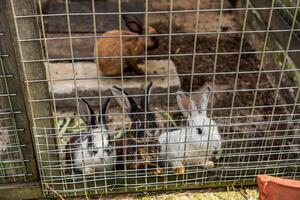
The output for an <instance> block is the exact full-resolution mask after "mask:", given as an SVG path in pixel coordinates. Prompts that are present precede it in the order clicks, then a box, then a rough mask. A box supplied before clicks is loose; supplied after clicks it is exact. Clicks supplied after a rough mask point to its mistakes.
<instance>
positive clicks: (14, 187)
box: [0, 182, 44, 200]
mask: <svg viewBox="0 0 300 200" xmlns="http://www.w3.org/2000/svg"><path fill="white" fill-rule="evenodd" d="M42 198H44V195H43V191H42V187H41V185H40V183H39V182H30V183H23V184H20V183H18V184H9V185H0V199H1V200H19V199H42Z"/></svg>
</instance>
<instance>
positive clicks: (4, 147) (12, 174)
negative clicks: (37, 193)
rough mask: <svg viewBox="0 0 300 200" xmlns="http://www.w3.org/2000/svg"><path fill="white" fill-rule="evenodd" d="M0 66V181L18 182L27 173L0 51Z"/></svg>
mask: <svg viewBox="0 0 300 200" xmlns="http://www.w3.org/2000/svg"><path fill="white" fill-rule="evenodd" d="M0 37H1V36H0ZM0 67H1V72H0V79H1V80H0V82H1V84H0V90H1V92H0V93H1V95H0V99H1V101H0V116H1V117H0V124H1V125H0V183H10V182H20V181H25V180H26V176H27V175H28V174H27V172H26V167H25V162H26V160H25V159H24V158H23V154H22V151H21V147H22V145H21V143H20V141H19V137H18V133H19V132H21V131H22V130H21V129H19V128H18V127H17V125H16V122H15V117H14V115H16V114H18V111H17V110H15V109H14V107H13V105H12V102H11V98H12V97H13V96H15V94H13V93H11V91H10V90H9V88H8V81H7V79H9V78H11V77H12V75H9V74H8V72H7V70H6V69H7V68H6V67H5V66H4V63H3V61H2V54H1V51H0Z"/></svg>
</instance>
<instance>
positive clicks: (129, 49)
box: [94, 15, 158, 76]
mask: <svg viewBox="0 0 300 200" xmlns="http://www.w3.org/2000/svg"><path fill="white" fill-rule="evenodd" d="M122 18H123V20H124V21H125V22H126V26H127V27H128V29H129V30H130V31H127V30H111V31H107V32H105V33H103V34H102V35H101V36H103V37H104V38H98V39H97V43H96V46H95V49H94V57H95V62H97V58H96V57H97V56H98V58H99V59H98V62H99V68H100V71H101V73H102V74H103V75H105V76H120V75H121V74H122V68H121V59H120V57H119V56H120V53H121V52H120V48H121V44H120V38H119V37H120V34H122V56H141V55H145V46H146V40H145V36H134V35H137V34H139V35H142V34H145V27H144V25H143V23H142V22H141V21H139V20H138V19H137V18H136V17H129V16H124V15H123V16H122ZM147 29H148V34H149V35H151V34H156V33H157V31H156V29H155V28H153V27H151V26H148V28H147ZM127 35H130V37H128V36H127ZM110 36H111V37H110ZM157 47H158V39H157V37H155V36H148V39H147V50H148V51H151V50H154V49H155V48H157ZM97 53H98V55H97ZM101 57H116V58H101ZM140 60H141V57H133V58H123V71H125V70H133V71H135V72H136V73H137V74H140V75H142V74H144V72H143V70H141V69H140V68H138V66H137V64H138V63H139V61H140Z"/></svg>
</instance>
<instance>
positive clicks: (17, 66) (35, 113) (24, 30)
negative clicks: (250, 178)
mask: <svg viewBox="0 0 300 200" xmlns="http://www.w3.org/2000/svg"><path fill="white" fill-rule="evenodd" d="M0 1H1V6H3V8H4V10H5V15H6V21H7V27H6V28H5V30H9V32H7V33H6V34H10V37H11V41H7V42H8V43H6V44H5V45H6V46H9V45H13V47H14V48H12V51H11V52H9V53H10V56H11V60H12V66H11V70H12V69H14V70H16V71H15V73H17V74H16V77H18V78H19V83H20V84H19V85H18V82H16V83H11V85H13V84H16V87H19V89H20V90H21V91H22V92H21V94H23V97H21V98H20V99H19V101H21V102H23V104H25V108H26V112H27V113H26V114H27V118H28V124H29V125H28V129H29V130H30V132H31V133H32V134H33V135H34V137H35V139H36V140H35V141H37V142H39V143H40V144H44V145H41V146H38V145H35V147H36V148H38V149H37V150H36V151H35V152H37V151H45V152H46V153H44V154H38V156H36V157H37V158H38V160H39V161H40V165H39V166H40V167H41V168H40V172H41V174H43V175H44V176H55V175H57V176H60V175H61V174H60V173H61V171H60V170H52V171H51V172H50V171H49V169H46V168H44V165H47V167H52V166H53V165H56V164H57V162H58V161H59V156H58V155H57V154H56V153H52V154H47V152H48V151H53V152H54V151H55V150H56V149H57V146H56V139H55V137H50V136H49V133H51V134H53V132H54V131H51V132H49V131H45V128H52V129H53V128H54V122H53V119H52V116H53V113H52V107H51V101H44V99H50V95H49V90H48V84H47V82H45V81H43V80H46V72H45V68H44V65H43V62H37V61H36V62H23V61H28V60H41V59H42V58H43V56H42V48H41V44H40V42H39V41H33V42H24V43H19V42H18V39H27V38H39V35H38V30H37V27H38V25H37V24H36V22H37V21H36V19H35V18H22V19H18V20H16V21H15V20H14V15H34V14H35V10H34V4H33V1H32V0H23V1H14V12H13V10H12V7H11V1H10V0H0ZM16 28H17V30H18V32H16ZM18 36H19V38H18ZM10 42H11V43H10ZM19 47H20V48H19ZM20 50H21V51H20ZM32 80H41V81H35V82H28V81H32ZM33 100H36V101H35V102H32V101H33ZM36 118H40V119H39V120H38V119H36ZM25 119H26V118H25ZM23 120H24V119H23ZM34 127H40V129H35V128H34ZM53 130H54V129H53ZM29 135H30V134H29V132H28V135H27V136H25V135H24V136H23V137H29ZM37 136H40V137H39V138H38V139H37ZM24 154H25V155H27V154H29V155H28V156H33V155H32V152H31V155H30V152H29V151H25V152H24ZM42 161H45V163H46V164H44V163H43V162H42ZM50 161H51V162H50ZM28 170H32V169H28ZM35 170H36V169H35ZM34 173H35V174H36V173H37V172H34Z"/></svg>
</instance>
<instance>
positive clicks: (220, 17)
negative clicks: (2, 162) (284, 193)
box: [0, 0, 300, 196]
mask: <svg viewBox="0 0 300 200" xmlns="http://www.w3.org/2000/svg"><path fill="white" fill-rule="evenodd" d="M133 1H134V0H128V1H121V0H118V1H106V3H107V6H109V5H110V4H111V6H115V8H116V10H114V11H111V10H106V11H100V10H99V7H100V6H99V5H98V3H99V2H100V1H94V0H91V1H88V3H86V4H84V3H82V5H90V7H89V11H87V12H85V11H82V10H81V11H80V10H79V11H74V10H73V9H74V7H72V6H73V3H74V2H72V1H67V0H65V1H64V2H63V3H61V4H60V3H59V2H56V3H58V4H59V5H61V6H63V8H64V11H63V12H62V13H51V12H49V10H47V7H46V10H45V7H44V6H43V4H42V3H43V1H41V0H38V1H36V2H37V6H36V8H37V12H36V14H31V15H24V14H21V13H15V11H14V20H15V25H17V24H18V23H19V22H21V21H24V20H30V19H32V18H34V19H36V20H37V23H38V28H39V34H37V37H36V38H23V37H21V35H22V32H21V30H18V27H17V26H16V30H17V41H18V43H19V48H20V52H21V63H22V67H23V68H24V69H25V70H24V71H26V67H28V66H30V64H33V63H37V62H44V64H45V69H46V71H47V78H43V79H41V78H29V77H28V76H27V74H25V79H26V82H27V83H28V85H27V87H26V89H27V90H28V94H29V100H28V101H29V104H30V106H31V109H32V110H31V111H32V113H34V112H33V111H34V109H33V106H34V103H40V102H48V103H49V104H50V105H51V107H52V108H53V110H52V111H53V115H52V116H40V115H35V114H33V115H32V116H31V117H32V119H33V121H34V122H38V121H41V120H46V119H47V120H53V121H55V127H52V128H48V127H38V126H36V125H35V123H34V127H33V128H34V130H36V131H38V132H44V133H45V134H36V135H35V144H34V145H35V146H36V151H37V152H36V153H37V155H38V158H39V159H38V162H39V167H40V172H41V180H42V183H43V184H48V185H50V186H51V188H53V189H54V190H55V191H56V192H58V193H59V194H61V195H62V196H82V195H83V196H88V195H90V194H97V195H99V194H102V193H116V192H130V191H135V192H137V191H151V190H163V189H174V188H195V187H203V186H207V185H209V184H211V185H214V186H221V185H222V186H224V185H234V184H240V183H254V181H255V178H256V175H258V174H261V173H264V174H270V175H275V176H282V177H288V178H293V179H297V178H300V175H299V174H300V173H299V170H300V169H299V153H300V135H299V131H300V129H299V116H300V113H299V105H300V102H299V91H300V89H299V84H300V80H299V79H300V75H299V69H298V66H296V65H295V64H294V63H293V60H292V59H291V58H290V57H289V56H290V55H291V54H293V53H298V51H300V49H297V48H296V49H291V45H290V43H291V40H292V37H293V36H295V35H297V34H298V32H299V26H298V23H299V22H298V19H297V14H298V8H299V0H298V1H297V2H295V1H293V2H292V4H289V5H286V4H285V3H284V2H283V1H280V0H273V1H272V2H269V3H270V4H267V6H263V7H259V8H256V7H255V6H254V5H255V4H253V1H251V0H243V1H240V2H239V4H238V6H237V7H231V6H230V4H229V1H227V0H222V1H217V0H215V1H208V0H197V1H194V3H191V2H192V1H190V2H188V3H187V4H186V5H182V4H180V5H179V3H178V2H179V1H175V0H171V1H169V3H167V4H166V3H165V1H160V0H157V1H148V0H145V1H144V2H143V3H142V4H138V3H136V5H135V6H136V7H138V8H139V9H136V10H133V11H131V10H127V9H128V8H127V6H128V2H129V4H130V2H131V5H132V4H135V3H132V2H133ZM134 2H136V1H134ZM155 2H156V4H155ZM48 3H49V5H50V4H51V5H52V6H55V3H53V2H52V3H50V1H49V2H48ZM102 3H103V2H102ZM11 5H12V8H13V10H14V7H15V6H16V5H17V1H12V4H11ZM77 5H81V3H80V2H77ZM56 6H57V5H56ZM139 6H140V7H139ZM71 8H72V9H71ZM141 9H142V11H141ZM260 11H262V12H268V13H269V15H268V19H267V20H266V21H263V18H261V17H260V16H259V12H260ZM274 13H276V14H277V13H279V14H280V15H281V16H282V17H283V19H285V20H286V21H287V23H286V24H287V26H286V27H287V28H285V29H276V28H273V27H272V23H271V22H272V19H273V14H274ZM107 16H115V17H116V22H115V23H116V24H114V25H115V29H116V30H117V31H120V32H118V34H115V35H108V36H107V35H106V36H103V35H102V33H103V32H106V31H108V30H106V29H105V28H106V27H105V23H107V22H104V21H103V22H102V21H101V19H103V18H101V17H107ZM122 16H139V17H140V16H142V18H143V19H144V24H145V26H144V27H148V26H153V27H154V28H156V29H157V31H158V32H157V33H153V34H152V32H150V31H151V29H148V28H146V29H144V30H143V31H142V33H140V34H137V33H136V34H132V35H131V34H129V35H128V34H125V33H127V32H125V31H122V30H123V29H124V28H125V29H126V27H125V26H124V21H123V18H122ZM53 17H61V19H65V25H66V27H65V28H66V31H65V32H64V31H63V30H60V27H59V26H58V27H57V30H55V31H56V32H53V30H52V32H51V33H50V31H49V24H51V23H54V22H53V21H54V20H53ZM84 17H90V18H91V19H92V20H91V21H90V23H92V30H90V32H88V30H83V32H85V33H80V32H76V30H73V28H74V27H73V25H72V23H74V21H76V19H77V20H78V19H81V20H83V19H85V18H84ZM57 19H60V18H57ZM99 20H100V21H99ZM78 22H80V20H78ZM103 23H104V25H103ZM109 23H110V22H109ZM78 26H84V25H82V24H80V23H78ZM77 28H78V27H77ZM276 34H285V35H286V36H287V44H281V43H280V41H276ZM0 37H1V36H0ZM153 37H156V38H158V41H159V47H158V48H157V49H155V50H154V51H150V49H148V48H147V47H148V46H149V45H150V44H151V39H152V38H153ZM103 39H111V40H110V41H112V40H114V41H119V43H120V44H119V46H117V47H113V46H111V47H109V48H107V47H101V45H100V48H95V49H93V48H94V46H95V45H96V43H97V42H98V41H102V40H103ZM132 40H136V41H138V40H139V41H142V42H141V43H142V44H143V46H141V48H142V49H144V50H143V51H142V52H141V53H137V54H136V55H135V54H128V53H127V51H126V49H125V48H127V45H128V43H127V42H128V41H132ZM38 41H39V42H40V43H41V51H43V58H42V59H30V58H28V59H27V58H24V57H22V44H26V43H30V42H38ZM66 41H67V43H68V44H67V45H66V44H64V43H65V42H66ZM87 46H88V47H87ZM134 47H136V48H138V47H139V44H138V42H137V43H134ZM105 48H106V49H105ZM78 49H79V51H78ZM103 50H108V51H110V50H111V51H112V53H111V55H108V54H105V55H101V52H102V51H103ZM84 51H88V52H84ZM93 51H95V52H93ZM57 52H59V53H57ZM78 52H79V53H78ZM135 58H137V59H139V60H142V61H140V63H141V66H143V67H142V68H143V70H144V71H145V74H133V75H132V74H131V73H130V72H125V71H126V68H127V67H128V64H129V63H130V61H131V60H132V59H135ZM109 59H111V60H112V59H114V60H120V64H119V65H120V66H118V67H120V69H121V72H122V73H121V74H116V76H114V77H106V76H103V74H102V71H101V67H102V66H100V65H101V62H100V61H103V60H109ZM153 60H160V61H159V62H160V64H156V63H155V66H153V65H154V64H152V62H156V61H153ZM92 61H95V64H94V65H90V64H91V62H92ZM161 63H163V64H161ZM25 64H26V65H25ZM173 64H174V65H175V66H173ZM160 65H163V66H160ZM56 66H63V67H60V68H55V67H56ZM89 66H92V67H89ZM131 67H132V66H131ZM67 68H68V69H70V70H69V71H68V70H67ZM152 68H155V70H154V71H155V72H156V73H154V72H153V71H151V70H153V69H152ZM129 71H130V70H129ZM10 76H13V75H8V74H6V73H4V74H1V75H0V79H6V78H9V77H10ZM150 82H152V83H153V88H152V92H151V93H150V94H148V91H147V85H148V84H149V83H150ZM31 83H47V84H48V86H49V94H50V97H49V98H41V97H39V96H37V97H35V98H32V97H31V96H30V93H31V92H33V91H32V88H31V86H30V84H31ZM113 85H115V86H118V87H119V88H120V90H121V91H120V95H119V96H118V97H116V96H115V95H114V94H113V93H111V88H112V86H113ZM206 85H210V86H211V88H212V91H211V96H210V97H209V100H208V105H207V106H206V107H207V108H206V109H205V110H206V112H207V113H208V116H207V117H209V118H211V119H213V121H215V122H216V125H214V123H212V122H211V121H210V122H209V123H208V124H206V123H204V121H205V120H204V121H203V118H201V120H202V125H198V126H193V125H191V124H190V120H191V119H190V118H187V117H185V115H187V114H186V113H193V110H191V109H195V107H197V108H196V110H194V113H195V112H198V111H199V109H200V107H199V104H201V103H199V102H200V101H199V99H201V97H204V96H205V86H206ZM179 90H180V91H184V93H183V94H184V95H187V96H188V98H187V99H188V100H187V102H185V103H187V104H190V106H188V107H189V109H188V110H185V113H184V112H182V110H181V107H180V105H177V100H178V99H179V100H180V96H179V94H178V93H176V92H177V91H179ZM59 91H63V92H59ZM183 94H182V95H183ZM12 95H13V94H9V93H8V92H4V93H3V94H1V95H0V98H9V97H11V96H12ZM176 95H177V96H176ZM143 97H148V98H144V102H142V103H144V104H147V103H149V102H150V104H149V107H148V106H147V107H146V108H143V107H142V104H141V105H140V104H139V101H140V99H143ZM108 98H110V99H111V100H110V102H111V106H110V109H109V113H108V116H109V117H108V126H107V128H104V127H106V126H97V125H96V124H86V123H85V122H84V121H86V119H90V120H91V119H94V118H93V117H92V116H94V117H96V118H98V117H99V119H100V120H99V121H100V124H102V123H104V121H103V118H102V117H103V114H104V115H105V113H102V109H101V108H102V106H103V105H104V102H105V101H104V100H105V99H108ZM118 98H119V101H118V102H117V101H116V99H118ZM131 98H132V100H131ZM80 99H84V100H86V101H87V102H88V104H89V105H90V108H91V109H92V110H93V111H94V112H95V113H89V114H91V116H90V115H89V114H87V113H85V114H83V113H82V109H83V107H84V106H82V105H83V104H82V102H81V101H80ZM129 99H130V100H129ZM148 99H150V101H149V102H148ZM192 100H193V101H194V102H195V104H196V106H195V107H193V106H192V105H193V102H192ZM202 100H203V98H202ZM133 101H135V102H136V103H137V105H136V107H131V108H130V109H128V104H133V103H132V102H133ZM119 104H122V105H123V106H120V105H119ZM179 104H180V102H179ZM126 106H127V107H126ZM131 106H132V105H131ZM184 106H185V105H183V107H184ZM88 110H90V109H88ZM10 112H11V113H14V112H17V111H14V110H13V109H12V108H11V107H10V108H1V113H0V115H1V116H2V115H3V116H6V114H7V113H10ZM35 112H38V111H35ZM90 112H91V111H90ZM151 113H152V114H153V113H154V114H155V117H156V118H155V119H152V118H151V119H150V118H149V114H151ZM88 116H89V117H88ZM205 119H206V118H205ZM153 123H155V124H158V125H159V126H158V127H155V126H154V127H151V126H150V124H153ZM89 125H90V126H89ZM143 125H144V126H143ZM12 126H13V125H12ZM139 127H141V128H139ZM95 128H98V129H97V131H98V132H97V134H99V135H100V136H98V135H97V134H95V133H94V132H93V131H95ZM197 128H198V129H199V128H200V129H201V130H200V131H202V133H201V132H200V133H199V135H201V134H202V135H205V134H207V135H208V136H207V138H206V139H203V138H202V139H201V140H200V142H199V141H196V142H198V143H205V144H207V145H206V147H205V148H203V149H196V150H195V149H194V150H191V149H189V145H190V144H192V143H195V141H191V138H190V136H189V134H191V130H197ZM206 128H208V129H209V131H208V133H205V132H204V133H203V131H204V130H206ZM13 129H14V130H15V132H17V131H18V129H17V128H16V127H14V128H13ZM100 129H101V130H100ZM106 129H107V130H106ZM216 129H217V130H218V132H219V134H220V138H221V139H219V140H220V141H221V142H222V146H221V150H222V152H220V153H218V154H217V155H215V154H214V155H213V156H212V155H211V151H212V150H211V146H210V145H209V144H212V143H214V142H218V141H215V140H214V138H212V136H213V134H215V133H214V130H216ZM176 130H177V131H178V130H180V131H178V134H179V136H178V137H179V138H183V137H185V138H184V139H179V141H177V142H175V143H174V142H173V143H172V138H171V140H170V138H169V136H170V135H171V134H172V133H174V131H176ZM105 131H107V134H106V132H105ZM151 132H155V133H157V134H156V135H154V136H153V135H151V134H150V133H151ZM163 133H167V134H166V135H168V136H167V137H166V141H167V143H169V144H170V146H168V148H166V149H167V150H166V152H168V153H170V152H169V151H171V149H172V148H171V149H169V148H170V147H174V146H177V147H178V149H177V151H176V152H173V156H169V155H168V156H164V155H162V154H161V152H162V150H161V149H162V145H161V144H159V138H160V136H161V135H163ZM139 134H142V135H143V137H141V138H142V139H141V138H139ZM91 135H92V136H93V138H94V139H95V138H97V139H98V140H101V141H98V142H99V144H98V143H94V142H95V141H93V139H88V138H89V136H91ZM107 135H109V137H108V138H109V139H107V140H108V141H111V142H112V143H113V144H114V145H111V146H110V147H108V144H106V142H105V141H106V140H105V139H103V138H105V137H106V136H107ZM201 137H202V136H201ZM99 138H100V139H99ZM160 139H161V138H160ZM53 140H55V141H56V143H51V142H50V141H53ZM89 140H92V141H93V142H91V141H90V142H87V141H89ZM74 141H75V142H74ZM14 144H16V146H18V143H17V142H15V143H14ZM70 144H71V147H69V146H68V145H70ZM109 144H110V143H109ZM97 145H99V146H97ZM181 145H184V148H180V147H181ZM103 146H104V147H103ZM109 148H112V149H113V150H112V151H116V152H117V153H116V155H114V154H112V155H110V156H108V153H107V154H105V155H106V156H108V157H109V158H110V159H111V160H109V159H103V158H101V159H100V160H101V162H100V161H99V160H97V159H95V157H91V158H89V159H87V157H89V156H88V155H95V156H96V155H97V153H98V152H100V151H105V152H110V150H109ZM14 151H15V152H17V150H14ZM181 153H182V155H183V158H179V157H178V156H174V155H177V154H181ZM192 153H198V156H197V157H196V158H193V159H194V160H197V162H195V161H194V162H193V160H192V161H191V158H190V157H189V155H190V154H192ZM52 155H58V158H59V159H58V160H51V159H49V158H51V157H52ZM69 155H70V156H69ZM183 160H184V162H183ZM199 160H200V161H199ZM181 162H182V163H184V164H183V165H184V168H175V167H176V166H172V165H171V164H173V165H174V163H181ZM153 163H154V164H153ZM151 164H153V165H151ZM209 164H210V165H212V166H210V167H209ZM103 166H106V167H104V168H103ZM111 166H113V167H111ZM99 167H100V168H101V167H102V170H96V169H97V168H99ZM177 167H178V166H177ZM174 168H175V169H174ZM3 169H4V168H3ZM182 169H184V173H182V174H180V175H178V174H176V173H175V172H180V171H176V170H182ZM89 170H90V171H89ZM2 171H3V170H2V169H1V173H2ZM87 171H88V173H87ZM44 172H49V173H44ZM57 172H59V173H57ZM24 173H25V172H24ZM1 175H2V174H1ZM24 176H25V175H24ZM1 178H2V177H1ZM2 180H4V179H2ZM44 193H45V194H46V195H49V196H51V191H50V190H49V189H48V188H47V187H44ZM52 195H53V194H52Z"/></svg>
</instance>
